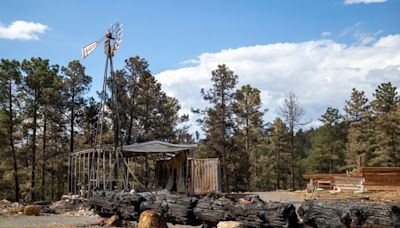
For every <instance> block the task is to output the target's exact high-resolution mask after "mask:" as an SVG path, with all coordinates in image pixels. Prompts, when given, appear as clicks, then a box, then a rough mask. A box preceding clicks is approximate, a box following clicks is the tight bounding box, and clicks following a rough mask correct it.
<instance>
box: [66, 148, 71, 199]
mask: <svg viewBox="0 0 400 228" xmlns="http://www.w3.org/2000/svg"><path fill="white" fill-rule="evenodd" d="M67 177H68V178H67V179H68V180H67V182H68V193H70V192H71V154H68V175H67Z"/></svg>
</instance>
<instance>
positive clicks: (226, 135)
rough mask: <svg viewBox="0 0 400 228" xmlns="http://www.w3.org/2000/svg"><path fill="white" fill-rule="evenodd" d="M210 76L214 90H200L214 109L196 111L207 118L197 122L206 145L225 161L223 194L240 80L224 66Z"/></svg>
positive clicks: (223, 162) (226, 183)
mask: <svg viewBox="0 0 400 228" xmlns="http://www.w3.org/2000/svg"><path fill="white" fill-rule="evenodd" d="M211 74H212V77H211V81H212V83H213V85H212V88H211V89H209V90H208V91H205V90H204V89H202V90H201V95H202V97H203V99H204V100H205V101H207V102H208V103H209V104H210V105H211V107H208V108H206V109H205V110H201V111H200V110H193V111H194V112H195V113H199V114H203V115H204V118H202V119H199V120H198V122H199V123H200V124H202V129H203V130H204V132H205V133H206V140H205V142H206V144H207V145H208V147H209V148H210V149H211V150H212V151H214V152H215V154H216V155H217V156H218V157H220V158H221V159H222V164H221V166H222V175H223V190H224V191H228V173H227V166H228V164H227V163H228V161H227V153H228V149H229V147H230V146H232V142H231V139H230V137H231V136H232V134H233V126H234V123H233V119H232V115H233V111H232V104H233V101H234V97H235V91H234V89H235V86H236V84H237V80H238V76H237V75H235V74H234V72H233V71H231V70H229V68H228V67H227V66H226V65H224V64H223V65H218V67H217V69H216V70H214V71H212V72H211Z"/></svg>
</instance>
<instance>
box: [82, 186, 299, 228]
mask: <svg viewBox="0 0 400 228" xmlns="http://www.w3.org/2000/svg"><path fill="white" fill-rule="evenodd" d="M89 206H90V207H92V208H94V211H95V213H97V214H99V215H100V216H102V217H110V216H112V215H114V214H116V215H118V216H119V217H120V218H122V219H124V220H133V221H137V220H138V218H139V215H140V213H141V212H143V211H145V210H153V211H156V212H158V213H160V214H161V215H162V216H163V217H164V218H165V220H166V221H167V222H171V223H177V224H186V225H200V224H205V225H209V226H215V225H216V224H217V223H218V222H219V221H228V220H234V221H239V222H242V223H243V224H245V225H247V226H250V227H289V226H293V225H295V224H297V216H296V213H295V207H294V206H293V205H292V204H288V203H278V202H273V203H266V202H264V201H262V200H260V199H259V197H258V196H257V195H244V194H213V195H208V196H206V197H202V198H196V197H190V196H185V195H175V194H159V195H154V194H150V193H133V194H130V193H129V194H128V193H113V192H100V193H98V194H97V195H95V196H94V197H93V198H91V199H90V200H89Z"/></svg>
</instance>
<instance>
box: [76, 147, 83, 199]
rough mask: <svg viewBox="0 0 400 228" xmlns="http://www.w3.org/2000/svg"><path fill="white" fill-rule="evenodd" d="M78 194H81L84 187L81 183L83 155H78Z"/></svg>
mask: <svg viewBox="0 0 400 228" xmlns="http://www.w3.org/2000/svg"><path fill="white" fill-rule="evenodd" d="M78 156H79V157H78V181H77V182H78V194H80V190H81V185H82V183H81V161H82V159H81V154H80V153H79V154H78Z"/></svg>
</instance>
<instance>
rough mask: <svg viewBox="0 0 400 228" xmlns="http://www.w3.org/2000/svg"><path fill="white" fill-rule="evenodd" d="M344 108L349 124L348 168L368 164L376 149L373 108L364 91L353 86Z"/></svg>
mask: <svg viewBox="0 0 400 228" xmlns="http://www.w3.org/2000/svg"><path fill="white" fill-rule="evenodd" d="M344 110H345V112H346V120H347V122H348V124H349V130H348V135H347V145H346V148H347V154H346V164H347V167H348V168H356V167H357V166H361V165H364V164H368V161H369V160H370V157H371V153H372V151H373V150H374V141H373V138H374V136H373V125H372V124H373V122H372V116H371V108H370V105H369V103H368V99H367V97H366V96H365V94H364V91H358V90H356V89H355V88H353V91H352V93H351V97H350V100H348V101H346V106H345V108H344ZM360 161H361V164H360Z"/></svg>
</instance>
